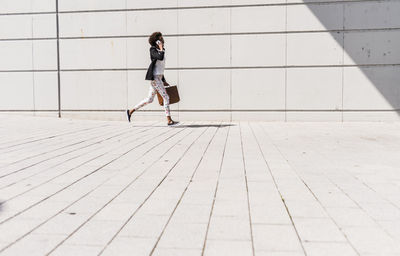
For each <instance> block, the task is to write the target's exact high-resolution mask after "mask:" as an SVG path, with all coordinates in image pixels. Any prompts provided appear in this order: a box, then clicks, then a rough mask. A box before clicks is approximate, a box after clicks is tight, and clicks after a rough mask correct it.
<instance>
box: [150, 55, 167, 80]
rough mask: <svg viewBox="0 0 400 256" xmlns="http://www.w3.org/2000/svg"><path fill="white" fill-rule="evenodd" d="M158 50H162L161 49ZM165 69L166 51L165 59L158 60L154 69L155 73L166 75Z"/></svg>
mask: <svg viewBox="0 0 400 256" xmlns="http://www.w3.org/2000/svg"><path fill="white" fill-rule="evenodd" d="M157 51H159V52H160V50H159V49H157ZM164 69H165V53H164V59H163V60H157V61H156V65H154V70H153V75H155V76H156V75H164Z"/></svg>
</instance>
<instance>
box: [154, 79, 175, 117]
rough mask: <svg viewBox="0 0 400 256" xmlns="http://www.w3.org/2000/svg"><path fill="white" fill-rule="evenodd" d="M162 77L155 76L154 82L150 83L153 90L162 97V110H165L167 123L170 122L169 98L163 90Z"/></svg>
mask: <svg viewBox="0 0 400 256" xmlns="http://www.w3.org/2000/svg"><path fill="white" fill-rule="evenodd" d="M161 78H162V76H155V77H154V80H153V81H152V85H153V87H154V89H156V90H157V91H158V93H159V94H160V95H161V96H162V97H163V102H164V109H165V115H166V116H167V118H168V117H169V118H168V121H169V120H170V117H171V113H170V111H169V96H168V93H167V91H166V90H165V87H164V83H163V82H162V80H161Z"/></svg>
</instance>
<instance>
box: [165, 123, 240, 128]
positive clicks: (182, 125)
mask: <svg viewBox="0 0 400 256" xmlns="http://www.w3.org/2000/svg"><path fill="white" fill-rule="evenodd" d="M229 126H236V125H235V124H178V125H175V126H172V128H204V127H215V128H224V127H229Z"/></svg>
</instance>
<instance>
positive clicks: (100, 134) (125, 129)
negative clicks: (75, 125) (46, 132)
mask: <svg viewBox="0 0 400 256" xmlns="http://www.w3.org/2000/svg"><path fill="white" fill-rule="evenodd" d="M129 129H130V128H124V129H120V130H119V131H127V130H129ZM113 132H115V131H111V132H106V133H98V134H99V136H95V137H91V138H89V139H87V140H85V142H86V141H90V140H93V139H96V138H99V137H102V135H103V136H104V134H110V133H113ZM110 138H112V137H110ZM103 141H105V140H102V141H100V142H96V143H93V144H91V145H95V144H98V143H101V142H103ZM72 145H77V144H76V143H74V144H72ZM69 146H71V145H69ZM63 148H64V147H63ZM82 148H85V147H82ZM57 150H59V149H53V150H51V151H49V152H54V151H57ZM71 152H74V151H69V152H65V153H64V154H68V153H71ZM47 153H48V152H47ZM45 154H46V153H45ZM39 155H42V154H39ZM58 156H62V154H60V155H56V156H52V157H51V160H52V159H53V158H55V157H58ZM34 157H35V156H34ZM32 158H33V157H32ZM29 159H31V158H29ZM23 160H25V159H23ZM47 160H49V159H45V160H42V161H39V162H37V163H34V164H32V165H30V166H25V167H23V168H22V169H24V168H29V167H32V166H34V165H36V164H40V163H42V162H45V161H47ZM17 162H20V161H17ZM15 163H16V162H14V163H10V164H8V165H6V166H4V167H8V166H9V165H12V164H15ZM18 170H21V169H18ZM18 170H16V171H18ZM0 178H1V177H0Z"/></svg>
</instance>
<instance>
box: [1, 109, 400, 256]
mask: <svg viewBox="0 0 400 256" xmlns="http://www.w3.org/2000/svg"><path fill="white" fill-rule="evenodd" d="M0 201H1V202H2V203H1V206H0V255H74V256H75V255H98V254H102V255H130V256H132V255H133V256H135V255H140V256H141V255H173V256H181V255H182V256H191V255H218V256H221V255H222V256H223V255H229V256H230V255H240V256H246V255H276V256H289V255H293V256H297V255H316V256H323V255H333V256H347V255H400V123H347V124H340V123H247V122H242V123H236V122H234V123H217V122H214V123H212V122H208V123H204V122H196V123H190V122H187V123H183V124H182V125H181V126H179V127H175V128H170V127H165V125H164V123H143V122H141V123H134V124H128V123H127V122H101V121H82V120H63V119H61V120H60V119H55V118H40V117H37V118H34V117H26V118H21V117H15V116H5V115H0Z"/></svg>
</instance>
